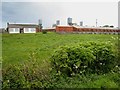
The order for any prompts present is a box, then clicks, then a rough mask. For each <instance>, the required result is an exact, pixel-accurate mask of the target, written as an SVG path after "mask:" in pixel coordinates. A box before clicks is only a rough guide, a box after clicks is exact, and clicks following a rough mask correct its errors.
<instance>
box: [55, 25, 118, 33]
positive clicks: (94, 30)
mask: <svg viewBox="0 0 120 90" xmlns="http://www.w3.org/2000/svg"><path fill="white" fill-rule="evenodd" d="M56 32H60V33H65V32H67V33H91V34H102V33H103V34H118V33H120V30H118V29H117V28H108V27H83V26H81V27H80V26H56Z"/></svg>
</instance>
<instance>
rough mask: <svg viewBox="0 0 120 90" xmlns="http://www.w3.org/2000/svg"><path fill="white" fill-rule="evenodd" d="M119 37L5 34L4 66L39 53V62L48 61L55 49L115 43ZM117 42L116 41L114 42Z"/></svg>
mask: <svg viewBox="0 0 120 90" xmlns="http://www.w3.org/2000/svg"><path fill="white" fill-rule="evenodd" d="M111 37H114V38H116V37H118V36H117V35H97V34H94V35H93V34H56V33H48V34H42V33H36V34H3V35H2V54H3V55H2V56H3V66H4V65H7V64H9V63H11V64H15V63H16V64H17V63H18V64H19V63H20V62H22V61H24V60H27V59H28V58H29V54H31V53H33V52H34V53H36V52H37V58H38V59H39V61H41V60H48V59H49V57H50V56H51V54H52V53H53V51H54V49H56V48H57V47H59V46H61V45H71V44H76V43H79V42H86V41H103V42H106V41H113V39H112V38H111ZM114 41H115V40H114Z"/></svg>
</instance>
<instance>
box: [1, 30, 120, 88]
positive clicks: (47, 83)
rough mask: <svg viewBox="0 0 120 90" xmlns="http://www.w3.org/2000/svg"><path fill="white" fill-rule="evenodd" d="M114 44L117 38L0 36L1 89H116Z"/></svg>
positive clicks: (119, 71)
mask: <svg viewBox="0 0 120 90" xmlns="http://www.w3.org/2000/svg"><path fill="white" fill-rule="evenodd" d="M118 41H119V38H118V36H117V35H90V34H63V35H62V34H61V35H59V34H55V33H49V32H48V34H46V35H44V34H42V33H36V34H3V40H2V44H3V45H2V46H3V48H2V51H3V68H2V73H3V75H2V76H3V85H2V87H3V88H118V87H120V66H119V65H120V64H119V54H118V47H117V45H118ZM54 50H55V52H54Z"/></svg>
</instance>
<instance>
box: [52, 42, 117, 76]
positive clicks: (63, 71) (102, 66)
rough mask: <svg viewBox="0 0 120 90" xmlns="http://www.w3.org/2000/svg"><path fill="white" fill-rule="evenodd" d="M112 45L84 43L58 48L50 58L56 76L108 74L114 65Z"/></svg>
mask: <svg viewBox="0 0 120 90" xmlns="http://www.w3.org/2000/svg"><path fill="white" fill-rule="evenodd" d="M115 60H116V58H115V53H114V51H113V48H112V44H111V43H109V42H107V43H101V42H86V43H80V44H79V45H74V46H62V47H59V48H58V49H57V50H56V51H55V52H54V54H53V55H52V57H51V64H52V66H53V70H55V71H56V73H57V75H67V76H73V75H76V74H88V73H97V74H103V73H107V72H110V71H111V70H112V69H113V67H115V65H116V61H115Z"/></svg>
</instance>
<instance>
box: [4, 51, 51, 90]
mask: <svg viewBox="0 0 120 90" xmlns="http://www.w3.org/2000/svg"><path fill="white" fill-rule="evenodd" d="M36 56H37V55H36V53H34V52H33V53H31V54H30V55H29V60H26V61H25V62H24V63H20V64H19V65H9V66H7V67H6V68H4V69H3V72H2V74H3V85H2V87H3V88H42V87H45V85H44V82H49V71H48V68H45V67H46V66H45V65H42V66H41V64H46V65H47V67H49V64H48V63H47V62H45V60H44V62H41V64H39V63H38V62H37V58H36ZM44 66H45V67H44Z"/></svg>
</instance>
